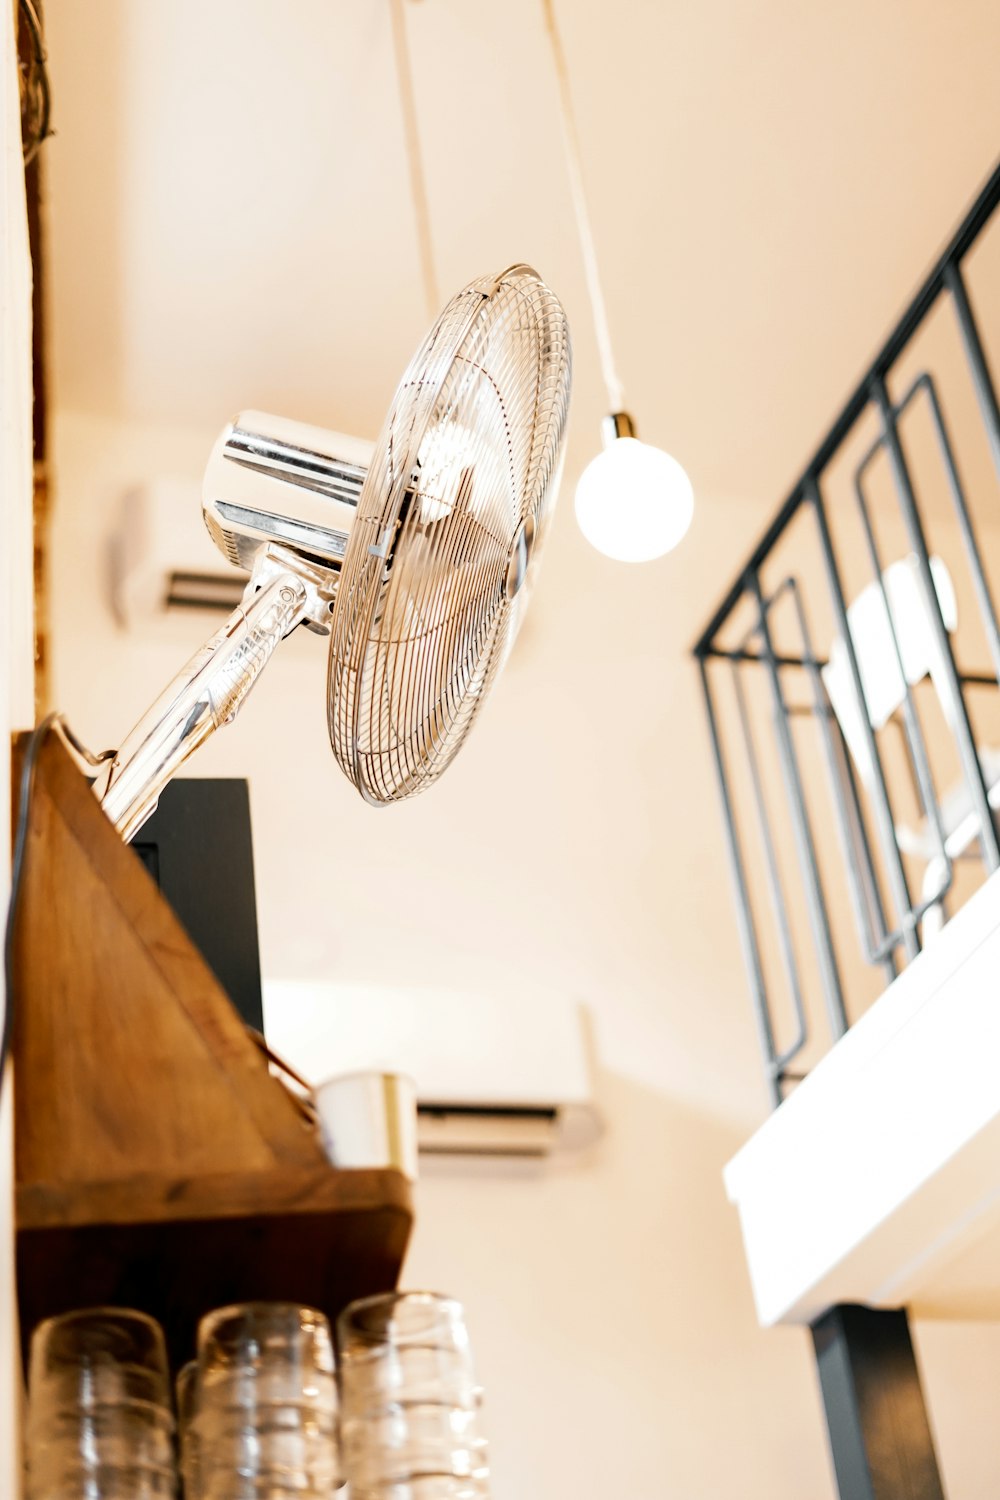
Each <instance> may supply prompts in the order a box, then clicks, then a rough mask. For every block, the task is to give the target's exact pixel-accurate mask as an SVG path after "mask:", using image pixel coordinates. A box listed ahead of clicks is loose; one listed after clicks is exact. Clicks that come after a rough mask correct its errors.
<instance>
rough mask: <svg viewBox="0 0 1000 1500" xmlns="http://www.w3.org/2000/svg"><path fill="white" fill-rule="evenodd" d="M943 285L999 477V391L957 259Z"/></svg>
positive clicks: (945, 272) (946, 275) (948, 268)
mask: <svg viewBox="0 0 1000 1500" xmlns="http://www.w3.org/2000/svg"><path fill="white" fill-rule="evenodd" d="M944 284H945V286H946V287H947V288H948V291H949V292H950V293H951V297H952V301H953V302H954V305H955V314H956V316H957V318H958V327H959V331H960V332H961V335H962V343H963V345H964V347H965V357H966V359H967V360H968V362H969V370H970V372H971V374H972V384H973V386H974V387H975V392H976V400H977V401H978V402H979V410H980V412H981V413H982V418H983V425H984V427H985V428H986V436H987V438H988V440H989V445H990V451H991V453H992V454H993V462H994V464H995V466H996V471H997V475H998V476H1000V405H998V403H997V393H996V389H995V387H994V385H993V380H992V377H991V375H990V367H989V365H988V363H987V361H986V350H985V349H984V348H983V341H982V339H981V338H980V337H979V329H978V327H977V326H976V319H975V314H974V313H973V311H972V305H971V303H970V302H969V294H968V292H967V291H966V289H965V282H964V280H963V278H962V268H961V266H960V265H959V263H958V260H957V259H956V260H953V261H950V262H949V263H948V265H946V266H945V268H944Z"/></svg>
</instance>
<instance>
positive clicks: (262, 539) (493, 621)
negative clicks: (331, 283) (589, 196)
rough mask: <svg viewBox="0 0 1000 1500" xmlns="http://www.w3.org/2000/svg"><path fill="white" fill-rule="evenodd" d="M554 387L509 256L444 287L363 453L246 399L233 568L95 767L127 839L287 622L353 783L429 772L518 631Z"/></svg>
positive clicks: (415, 786) (546, 331)
mask: <svg viewBox="0 0 1000 1500" xmlns="http://www.w3.org/2000/svg"><path fill="white" fill-rule="evenodd" d="M569 391H570V346H569V334H568V329H567V326H566V317H565V314H564V312H563V310H562V307H561V306H560V303H559V301H558V299H557V298H556V297H555V296H554V295H553V293H552V292H551V291H550V290H549V288H548V287H547V286H546V285H545V283H544V282H543V281H542V280H541V278H540V277H539V276H538V274H537V272H535V271H533V270H532V269H531V268H530V267H528V266H524V265H518V266H512V267H510V268H509V269H508V270H506V271H504V272H502V273H501V274H500V275H499V276H496V277H493V278H490V277H483V278H482V279H480V280H478V281H474V282H472V283H471V284H470V285H469V286H467V287H466V288H465V289H464V291H461V292H459V294H458V295H457V296H456V297H453V298H452V300H451V301H450V302H449V303H448V305H447V307H446V308H445V310H444V312H443V313H442V314H441V316H440V317H439V318H438V320H437V322H436V323H435V324H434V326H433V327H432V329H431V330H430V332H429V333H428V335H427V337H426V338H425V340H424V342H423V344H422V345H421V346H420V348H419V349H418V350H417V353H416V354H415V355H414V357H413V359H412V360H411V361H410V365H409V367H408V369H407V371H406V373H405V374H404V376H403V379H402V381H401V383H400V385H399V388H398V390H397V391H396V395H395V399H394V400H393V403H392V406H391V408H390V410H389V415H388V417H387V418H386V422H385V426H384V427H383V429H382V433H381V436H380V437H379V440H378V442H377V444H376V445H375V450H374V454H373V457H372V461H371V463H370V465H369V466H368V468H367V469H365V468H364V467H363V466H361V465H359V464H357V463H351V462H347V461H345V460H344V459H343V458H340V457H338V456H337V455H336V454H335V453H333V452H331V451H330V449H331V446H332V439H331V435H330V434H326V433H324V432H323V430H322V429H318V428H312V427H307V426H305V425H304V424H301V423H297V422H289V421H286V420H283V419H280V418H277V417H271V416H265V415H264V414H262V413H259V412H246V413H244V414H243V415H241V416H240V417H238V418H237V419H236V421H235V422H234V423H232V424H231V425H230V426H229V427H227V428H226V429H225V431H224V432H223V433H222V436H221V437H220V438H219V441H218V442H217V444H216V446H215V448H214V450H213V452H212V455H211V457H210V459H209V462H208V466H207V470H206V474H205V488H204V500H203V504H204V514H205V521H206V524H207V526H208V529H209V532H210V533H211V535H212V537H213V539H214V541H215V542H216V544H217V545H218V547H219V548H220V549H221V551H222V552H223V553H225V555H226V556H227V557H228V558H229V560H230V561H231V562H233V563H234V564H236V565H237V566H239V567H242V568H246V569H248V570H249V571H250V575H251V576H250V582H249V583H248V585H247V588H246V592H245V594H244V596H243V601H242V603H241V605H240V606H239V608H237V609H236V610H235V611H234V613H233V614H232V615H231V616H230V618H229V619H228V621H227V622H226V624H225V625H224V626H223V627H222V629H221V630H219V631H218V632H217V633H216V634H215V635H214V636H212V638H211V639H210V640H209V641H208V642H206V644H205V645H204V646H203V647H202V649H201V650H200V651H199V652H198V653H197V654H196V655H195V656H194V657H193V658H192V659H191V661H190V662H188V664H187V666H186V667H185V668H184V669H183V671H181V673H180V674H179V675H178V676H177V677H176V678H175V679H174V680H173V682H172V683H171V684H170V686H169V687H168V688H167V689H166V690H165V692H164V693H163V694H162V695H161V696H160V698H159V699H158V700H157V701H156V703H154V704H153V706H152V707H151V708H150V709H149V711H148V712H147V713H146V714H145V716H144V717H143V718H142V719H141V720H140V722H139V723H138V724H137V725H136V727H135V729H133V730H132V732H131V734H130V735H129V736H128V738H127V739H126V740H125V742H124V743H123V744H122V746H121V748H120V749H119V750H118V751H117V752H116V753H115V755H114V757H113V758H112V759H111V760H110V762H109V765H108V769H107V771H106V773H105V775H104V776H103V777H102V778H100V779H99V781H98V783H97V784H96V786H95V790H96V792H97V795H98V796H99V798H100V800H101V803H102V805H103V807H104V809H105V811H106V812H107V814H108V816H109V817H110V818H111V820H112V822H113V823H114V824H115V826H116V827H117V828H118V829H119V831H120V832H121V833H122V835H123V837H124V838H126V839H130V838H132V837H133V836H134V834H135V833H136V832H137V831H138V829H139V828H140V827H141V826H142V824H143V822H144V821H145V819H146V818H147V817H148V816H149V815H150V813H152V811H153V810H154V808H155V807H156V802H157V798H158V797H159V794H160V791H161V789H162V788H163V786H164V785H165V784H166V783H167V782H168V781H169V779H170V777H171V776H172V775H173V774H174V772H175V771H176V770H177V768H178V767H179V766H180V765H181V763H182V762H183V761H184V760H186V759H187V757H188V756H189V755H190V754H191V753H192V752H193V751H194V750H196V749H197V747H198V746H199V745H200V744H202V743H203V742H204V740H206V739H207V738H208V736H209V735H210V734H212V733H213V732H214V731H215V730H216V729H218V728H220V727H221V726H222V725H223V724H229V723H231V722H232V720H233V719H234V718H235V717H236V714H237V713H238V711H239V709H240V707H241V705H242V704H243V702H244V700H245V698H246V696H247V694H248V693H249V691H250V689H251V688H252V687H253V685H254V683H255V682H256V681H257V678H258V677H259V675H260V673H261V671H262V669H263V668H264V667H265V666H266V665H267V662H268V661H269V660H270V657H271V655H272V653H273V651H274V648H275V646H276V645H277V644H278V642H279V641H280V640H282V639H283V638H284V637H285V636H286V635H288V634H289V633H290V632H291V631H292V630H294V629H295V628H296V627H297V626H298V625H305V626H306V627H307V628H308V629H310V630H314V631H317V632H319V633H320V634H324V635H326V634H328V635H329V637H330V650H329V670H328V686H327V720H328V726H329V733H330V743H331V745H332V747H333V753H334V755H335V756H336V759H337V761H338V763H339V765H340V766H341V768H342V770H343V771H344V772H345V773H346V774H347V776H349V777H350V779H351V780H352V781H353V782H354V785H355V786H356V787H357V789H358V791H359V792H360V793H361V795H362V796H363V797H364V798H365V800H366V801H367V802H370V803H373V804H376V805H379V804H384V803H389V802H395V801H399V800H400V799H402V798H404V797H410V796H413V795H414V794H415V793H417V792H420V791H422V790H423V789H424V788H425V787H427V786H429V785H430V784H431V783H432V782H433V781H435V780H436V779H437V777H438V776H440V774H441V772H442V771H443V770H444V769H445V767H446V766H447V765H448V764H449V763H450V762H451V760H452V758H453V756H454V755H455V753H456V751H457V750H458V749H459V747H460V746H461V744H462V742H463V741H464V739H465V737H466V735H467V734H468V732H469V729H470V727H471V726H472V723H473V721H474V720H475V718H476V715H477V713H478V711H479V708H480V705H481V704H482V702H483V699H484V698H485V696H486V693H487V692H488V690H489V688H490V686H491V684H492V682H493V681H494V679H495V677H496V675H497V673H498V671H499V669H500V667H501V666H502V664H503V661H504V659H505V656H506V654H507V652H508V650H509V648H510V646H511V644H512V643H513V640H514V637H515V635H516V633H517V629H518V626H519V623H520V617H521V614H522V612H523V608H524V603H525V600H526V597H527V593H528V591H527V590H526V589H525V587H524V585H525V582H526V579H527V578H528V574H529V568H530V564H531V561H532V559H533V558H534V557H536V556H537V553H538V548H539V543H540V540H541V536H542V533H543V531H544V528H545V523H546V521H547V519H548V516H549V513H550V511H551V509H552V506H553V503H554V501H555V498H556V494H557V491H558V484H559V471H560V468H561V460H562V449H563V438H564V434H565V427H566V413H567V407H568V403H569Z"/></svg>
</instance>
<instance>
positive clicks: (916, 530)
mask: <svg viewBox="0 0 1000 1500" xmlns="http://www.w3.org/2000/svg"><path fill="white" fill-rule="evenodd" d="M872 401H873V402H874V403H875V406H876V407H877V408H878V411H879V414H880V416H881V418H882V427H883V437H884V439H885V447H886V452H887V453H888V455H889V463H890V466H891V468H892V472H893V477H894V479H895V481H896V495H897V498H898V501H899V508H900V510H901V511H902V513H903V521H904V524H905V526H906V531H907V535H908V537H909V541H910V546H911V547H912V548H913V552H914V555H915V557H916V559H917V574H918V577H919V579H920V585H921V588H922V590H923V595H924V603H925V606H926V613H927V623H928V624H929V626H930V628H931V633H932V635H933V637H934V644H935V646H936V647H937V653H938V657H939V659H940V662H941V670H942V675H943V677H944V680H945V681H946V683H947V685H948V691H949V695H950V697H951V703H950V704H948V705H947V706H945V705H942V706H943V707H945V713H946V716H947V718H948V727H949V728H950V730H951V734H952V738H953V739H954V741H955V747H956V749H957V750H958V759H959V764H960V765H961V767H962V773H963V776H964V779H965V784H966V786H967V787H968V789H969V799H970V801H971V803H972V807H973V811H974V812H975V814H976V818H977V821H978V823H979V843H980V845H981V847H982V851H983V864H984V865H985V866H986V869H987V870H988V871H992V870H996V869H998V868H1000V842H998V841H997V831H996V828H995V827H994V825H993V810H992V808H991V807H990V803H989V797H988V795H987V790H986V783H985V782H984V780H983V769H982V766H981V765H980V764H979V755H978V752H977V750H976V740H975V736H974V735H973V733H972V725H971V724H970V722H969V714H968V710H967V708H966V706H965V697H964V694H963V692H962V681H961V678H960V677H959V674H958V668H957V667H956V666H955V658H954V656H953V655H952V650H951V641H950V640H949V638H948V631H947V630H946V629H945V623H944V620H943V619H942V618H941V607H940V605H939V604H938V599H937V592H936V590H935V588H934V575H933V574H932V572H931V560H930V554H929V552H928V550H927V539H926V537H925V536H924V528H923V525H922V523H921V520H920V511H919V509H918V507H917V497H916V495H915V494H914V491H913V484H912V482H911V480H910V471H909V468H908V467H907V463H906V458H905V456H904V454H903V445H902V442H901V440H900V436H899V431H898V428H897V425H896V411H895V408H894V407H893V405H892V402H891V401H890V399H889V392H888V390H887V389H886V384H885V381H884V380H883V379H882V377H881V376H876V377H875V379H874V380H873V381H872ZM927 811H928V815H929V814H930V808H929V807H928V809H927Z"/></svg>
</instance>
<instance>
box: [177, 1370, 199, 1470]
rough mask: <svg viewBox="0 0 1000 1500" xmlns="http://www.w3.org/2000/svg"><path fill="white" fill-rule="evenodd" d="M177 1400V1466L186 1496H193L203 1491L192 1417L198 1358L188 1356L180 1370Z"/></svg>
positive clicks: (196, 1391) (195, 1395)
mask: <svg viewBox="0 0 1000 1500" xmlns="http://www.w3.org/2000/svg"><path fill="white" fill-rule="evenodd" d="M174 1394H175V1397H176V1400H177V1449H178V1455H179V1462H178V1467H179V1468H180V1473H181V1478H182V1480H183V1481H184V1497H185V1500H192V1497H197V1496H198V1494H199V1493H200V1491H201V1479H200V1474H199V1469H198V1437H197V1432H196V1430H195V1427H194V1424H193V1422H192V1418H193V1416H194V1414H195V1408H196V1401H197V1395H198V1361H197V1360H196V1359H189V1360H188V1362H187V1364H186V1365H183V1366H182V1367H181V1369H180V1370H179V1371H178V1374H177V1383H176V1385H175V1387H174Z"/></svg>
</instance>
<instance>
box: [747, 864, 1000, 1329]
mask: <svg viewBox="0 0 1000 1500" xmlns="http://www.w3.org/2000/svg"><path fill="white" fill-rule="evenodd" d="M724 1175H725V1183H726V1190H727V1193H728V1195H729V1198H730V1201H731V1202H733V1203H734V1204H735V1205H736V1206H737V1208H738V1210H739V1214H740V1220H741V1224H742V1229H743V1239H744V1245H745V1249H746V1254H747V1261H748V1264H749V1268H750V1277H751V1281H752V1284H753V1290H754V1297H755V1300H756V1304H757V1312H758V1316H759V1318H760V1321H761V1323H762V1324H764V1325H771V1324H774V1323H806V1322H811V1321H812V1320H813V1319H814V1318H816V1317H817V1316H819V1314H820V1313H822V1312H823V1311H824V1310H825V1309H826V1308H827V1307H830V1306H832V1305H833V1304H834V1303H837V1302H864V1303H867V1304H869V1305H871V1306H880V1307H898V1306H902V1305H908V1306H909V1307H910V1308H911V1310H912V1311H913V1312H915V1313H917V1314H918V1315H924V1316H940V1317H964V1318H977V1319H979V1318H994V1317H1000V872H998V873H997V874H995V875H993V876H992V877H991V878H990V879H989V880H988V881H987V882H986V884H985V885H984V886H983V887H982V888H981V889H980V890H979V891H978V892H977V893H976V895H975V896H974V897H973V898H972V899H971V900H970V901H969V902H967V903H966V905H965V906H964V907H963V908H962V909H961V910H960V911H959V912H958V913H957V914H956V915H955V917H954V918H953V919H952V920H951V921H950V922H949V923H948V924H947V926H946V927H945V928H944V930H943V932H942V933H941V934H940V936H939V937H938V938H937V939H936V941H935V942H934V943H933V944H932V945H931V946H930V947H929V948H928V949H927V950H926V951H925V952H923V953H922V954H921V955H920V956H919V957H918V958H917V959H915V960H914V962H913V963H912V964H910V966H909V967H908V968H907V969H906V970H905V971H904V972H903V973H902V974H901V975H900V976H899V978H898V979H897V980H896V981H895V982H894V983H893V984H892V985H891V986H890V988H889V989H888V990H887V991H886V993H885V994H884V995H883V996H882V997H881V998H880V999H879V1000H878V1001H877V1003H876V1004H875V1005H874V1006H873V1007H872V1009H871V1010H870V1011H869V1012H868V1013H867V1014H866V1015H865V1016H863V1017H862V1018H861V1020H860V1021H858V1022H857V1024H856V1025H855V1026H853V1027H852V1028H851V1030H850V1031H849V1032H848V1033H847V1035H846V1036H845V1037H843V1038H842V1039H841V1041H839V1042H838V1043H837V1045H836V1047H834V1048H833V1050H832V1051H831V1052H830V1053H829V1054H828V1055H827V1056H826V1057H825V1058H824V1059H823V1061H822V1062H821V1063H820V1064H818V1066H817V1067H816V1068H814V1069H813V1071H812V1072H811V1073H810V1074H809V1076H808V1077H807V1078H806V1080H805V1081H804V1082H803V1083H802V1084H800V1085H799V1087H798V1088H797V1089H796V1091H795V1092H794V1094H792V1095H791V1096H790V1097H789V1098H788V1099H787V1100H786V1101H785V1102H784V1104H782V1106H781V1108H780V1109H778V1110H777V1111H776V1112H775V1113H774V1114H773V1115H772V1116H771V1117H770V1119H768V1120H767V1122H766V1123H765V1124H764V1125H763V1126H762V1127H761V1129H760V1130H758V1131H757V1133H756V1134H755V1135H754V1136H753V1137H752V1138H751V1139H750V1140H749V1141H748V1142H747V1144H746V1145H745V1146H744V1147H743V1148H742V1150H741V1151H740V1152H739V1153H738V1154H737V1155H736V1156H735V1157H734V1158H733V1160H732V1161H731V1162H730V1163H729V1165H728V1166H727V1167H726V1170H725V1174H724Z"/></svg>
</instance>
